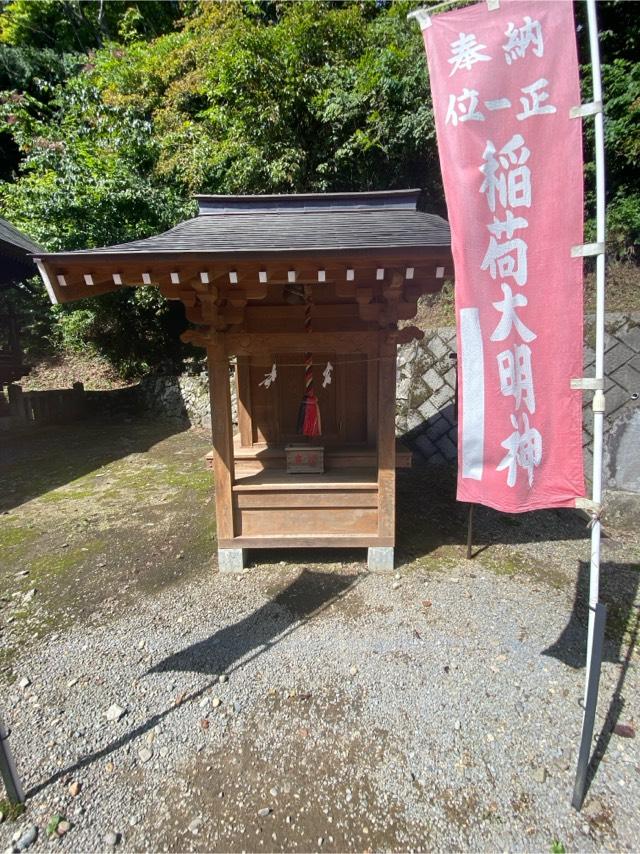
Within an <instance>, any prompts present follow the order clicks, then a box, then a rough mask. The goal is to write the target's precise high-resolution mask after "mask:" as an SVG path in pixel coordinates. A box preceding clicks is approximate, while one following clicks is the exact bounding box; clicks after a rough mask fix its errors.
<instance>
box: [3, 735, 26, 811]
mask: <svg viewBox="0 0 640 854" xmlns="http://www.w3.org/2000/svg"><path fill="white" fill-rule="evenodd" d="M0 777H2V780H3V781H4V787H5V789H6V790H7V797H8V798H9V800H10V801H11V802H12V803H14V804H23V803H24V792H23V790H22V786H21V785H20V779H19V778H18V772H17V770H16V764H15V762H14V761H13V756H12V754H11V748H10V747H9V734H8V733H7V730H6V729H5V726H4V724H3V722H2V718H0Z"/></svg>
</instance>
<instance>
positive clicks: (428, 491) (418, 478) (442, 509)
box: [396, 455, 590, 563]
mask: <svg viewBox="0 0 640 854" xmlns="http://www.w3.org/2000/svg"><path fill="white" fill-rule="evenodd" d="M414 456H415V457H416V459H414V464H413V466H412V468H411V469H400V470H399V471H398V474H397V519H396V544H397V548H396V563H402V562H405V561H411V560H413V559H415V558H417V557H421V556H424V555H427V554H430V553H431V552H433V551H435V550H436V549H438V548H439V547H441V546H446V545H458V546H466V543H467V524H468V519H469V504H466V503H464V502H459V501H457V500H456V467H455V465H434V464H430V463H427V462H424V461H422V460H420V459H419V458H417V455H414ZM589 536H590V533H589V530H588V528H587V525H586V521H585V517H584V515H583V514H581V512H580V511H577V510H572V509H560V510H535V511H532V512H529V513H520V514H517V513H500V512H498V511H497V510H492V509H491V508H490V507H482V506H481V505H474V520H473V554H474V556H475V555H476V554H479V553H480V552H481V551H484V549H486V548H487V547H488V546H490V545H492V544H493V543H502V544H505V545H517V544H523V543H532V542H533V543H534V542H539V541H540V540H546V541H556V540H586V539H588V538H589Z"/></svg>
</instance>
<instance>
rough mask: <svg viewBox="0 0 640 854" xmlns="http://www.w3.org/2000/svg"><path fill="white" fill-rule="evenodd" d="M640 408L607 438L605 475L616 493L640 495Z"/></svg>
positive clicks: (622, 419)
mask: <svg viewBox="0 0 640 854" xmlns="http://www.w3.org/2000/svg"><path fill="white" fill-rule="evenodd" d="M639 447H640V408H638V407H634V408H633V409H630V410H629V411H627V412H623V414H622V415H621V416H620V417H619V418H617V419H616V420H615V421H614V423H613V424H612V425H611V428H610V430H609V432H608V434H607V435H606V438H605V454H604V472H605V477H606V479H607V482H608V483H609V484H610V485H611V486H615V487H616V488H617V489H622V490H626V491H628V492H638V493H640V454H639V453H638V448H639Z"/></svg>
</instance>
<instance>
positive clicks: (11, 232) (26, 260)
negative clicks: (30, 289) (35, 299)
mask: <svg viewBox="0 0 640 854" xmlns="http://www.w3.org/2000/svg"><path fill="white" fill-rule="evenodd" d="M40 251H41V247H40V246H38V244H37V243H34V242H33V240H31V239H30V238H29V237H27V235H26V234H23V233H22V232H21V231H18V229H17V228H15V226H13V225H11V223H10V222H7V220H6V219H2V218H0V257H1V258H2V269H1V271H0V287H3V286H8V285H10V284H11V283H12V282H15V281H19V280H20V279H24V278H26V277H28V276H33V275H34V274H35V273H36V268H35V267H34V265H33V261H32V260H31V258H30V257H29V256H30V255H31V254H33V253H35V252H40Z"/></svg>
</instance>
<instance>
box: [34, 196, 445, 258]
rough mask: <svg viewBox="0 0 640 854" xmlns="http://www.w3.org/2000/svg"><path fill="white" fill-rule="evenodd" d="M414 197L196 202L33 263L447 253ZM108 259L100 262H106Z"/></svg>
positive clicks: (432, 218)
mask: <svg viewBox="0 0 640 854" xmlns="http://www.w3.org/2000/svg"><path fill="white" fill-rule="evenodd" d="M419 198H420V191H419V190H395V191H389V192H370V193H327V194H315V193H311V194H296V195H267V196H197V200H198V203H199V212H198V215H197V216H195V217H193V218H192V219H188V220H186V221H185V222H181V223H180V224H179V225H176V226H175V227H174V228H172V229H170V230H169V231H165V232H164V233H162V234H157V235H153V236H151V237H145V238H143V239H141V240H133V241H130V242H128V243H118V244H115V245H113V246H105V247H101V248H97V249H86V250H76V251H73V252H57V253H42V254H40V255H39V256H38V257H39V258H43V259H48V258H51V259H52V260H54V259H56V258H58V259H62V258H65V259H72V258H78V257H80V256H93V257H96V256H103V257H104V258H105V260H107V257H109V256H114V255H118V256H125V255H127V256H132V255H140V254H158V253H162V254H164V253H180V254H183V253H185V252H194V253H196V252H197V253H206V254H224V255H229V254H239V255H244V254H248V253H256V252H260V253H267V252H281V253H282V252H307V253H308V252H314V251H332V250H334V251H335V250H337V251H348V250H361V249H373V250H375V249H383V250H386V249H398V248H402V247H415V248H419V247H425V248H427V247H449V245H450V242H451V238H450V233H449V225H448V223H447V221H446V220H444V219H443V218H442V217H440V216H436V215H435V214H429V213H426V212H424V211H422V210H420V209H419ZM105 256H107V257H105Z"/></svg>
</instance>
